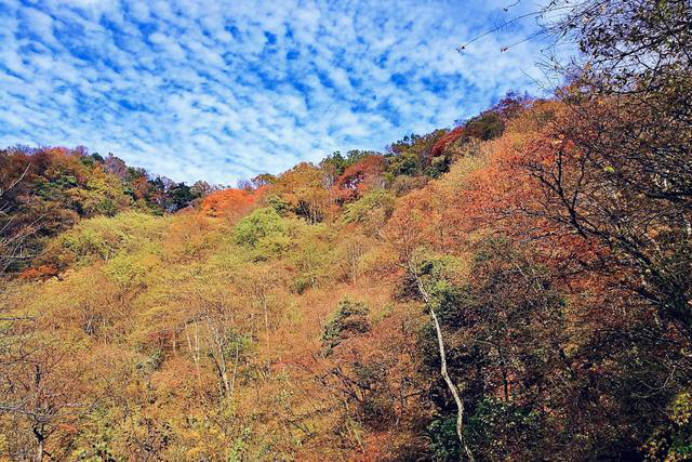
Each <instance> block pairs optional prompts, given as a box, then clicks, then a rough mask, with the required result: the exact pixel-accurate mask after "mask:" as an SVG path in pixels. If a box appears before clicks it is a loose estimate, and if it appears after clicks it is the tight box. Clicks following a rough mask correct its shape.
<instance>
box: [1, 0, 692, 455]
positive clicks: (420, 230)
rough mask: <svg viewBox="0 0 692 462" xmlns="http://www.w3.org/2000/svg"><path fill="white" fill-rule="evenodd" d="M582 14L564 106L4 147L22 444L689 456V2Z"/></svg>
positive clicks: (9, 295)
mask: <svg viewBox="0 0 692 462" xmlns="http://www.w3.org/2000/svg"><path fill="white" fill-rule="evenodd" d="M570 8H571V9H570V10H569V12H570V13H569V14H564V12H563V14H561V16H560V18H561V19H560V22H559V23H556V24H554V25H551V26H550V28H549V31H550V32H552V33H558V32H560V33H562V34H563V36H566V37H572V38H573V39H574V40H575V41H576V43H577V44H578V45H579V46H580V47H581V51H582V53H583V56H584V62H583V63H577V64H575V65H574V66H573V67H571V68H569V69H567V70H566V72H568V73H569V80H568V84H566V85H565V86H563V87H561V88H559V89H558V90H557V91H556V96H555V97H552V98H544V99H535V98H530V97H528V96H521V95H516V94H508V95H507V97H506V98H504V99H502V100H501V101H499V102H498V103H497V104H495V105H494V106H492V107H491V108H489V109H488V110H486V111H484V112H482V113H481V114H479V115H478V116H476V117H473V118H471V119H469V120H467V121H465V122H464V123H462V124H459V125H458V126H457V127H455V128H453V129H441V130H437V131H434V132H432V133H430V134H427V135H422V136H418V135H411V136H408V137H406V138H404V139H403V140H401V141H399V142H396V143H393V144H392V145H391V146H389V147H388V148H387V150H386V152H384V153H379V152H369V151H349V152H348V153H346V154H345V155H344V154H341V153H339V152H337V153H334V154H332V155H330V156H328V157H326V158H325V159H324V160H323V161H321V162H320V163H318V164H312V163H301V164H299V165H297V166H295V167H294V168H293V169H291V170H289V171H286V172H284V173H281V174H279V175H270V174H263V175H259V176H257V177H256V178H254V179H253V180H251V181H248V182H245V183H243V184H241V185H240V186H239V187H238V188H224V187H214V186H210V185H207V184H205V183H201V182H200V183H196V184H195V185H193V186H187V185H185V184H183V183H174V182H172V181H170V180H166V179H165V178H160V177H155V176H152V175H151V174H149V173H147V172H145V171H143V170H141V169H134V168H131V167H127V166H126V165H125V164H124V163H123V162H122V161H121V160H119V159H118V158H117V157H114V156H112V155H109V156H107V157H105V158H104V157H102V156H100V155H98V154H89V153H88V152H87V151H86V149H84V148H77V149H73V150H70V149H63V148H41V149H28V148H8V149H6V150H4V151H1V152H0V232H1V234H0V268H1V269H2V282H1V285H0V290H1V291H2V292H1V293H2V296H1V297H0V459H1V460H89V461H113V460H138V461H139V460H181V461H182V460H189V461H216V460H232V461H235V460H238V461H240V460H243V461H246V460H247V461H255V460H324V461H332V460H362V461H371V460H382V461H423V460H435V461H457V460H478V461H485V460H488V461H495V460H518V461H533V460H570V461H571V460H575V461H576V460H613V461H615V460H622V461H624V460H627V461H629V460H661V461H682V460H690V458H692V386H691V385H690V384H691V383H692V381H691V379H692V298H691V297H692V278H691V277H690V274H691V270H692V241H691V240H690V238H691V236H692V155H691V153H692V151H691V149H690V148H691V145H692V109H691V108H690V101H692V78H691V74H690V60H689V58H690V56H689V50H690V46H692V41H691V40H690V31H691V30H692V7H690V4H689V2H684V1H674V0H670V1H662V2H647V1H643V0H641V1H639V0H634V1H628V2H624V1H615V0H612V1H605V2H602V1H591V0H589V1H584V2H577V4H576V5H575V6H570ZM632 24H636V25H637V27H636V28H630V27H628V26H629V25H632ZM604 25H608V27H605V26H604Z"/></svg>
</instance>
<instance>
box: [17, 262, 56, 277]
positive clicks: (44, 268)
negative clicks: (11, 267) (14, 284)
mask: <svg viewBox="0 0 692 462" xmlns="http://www.w3.org/2000/svg"><path fill="white" fill-rule="evenodd" d="M58 273H59V271H58V268H56V267H55V266H53V265H41V266H39V267H37V268H33V267H32V268H27V269H25V270H24V271H22V272H21V274H20V275H19V277H20V278H21V279H44V278H50V277H53V276H57V275H58Z"/></svg>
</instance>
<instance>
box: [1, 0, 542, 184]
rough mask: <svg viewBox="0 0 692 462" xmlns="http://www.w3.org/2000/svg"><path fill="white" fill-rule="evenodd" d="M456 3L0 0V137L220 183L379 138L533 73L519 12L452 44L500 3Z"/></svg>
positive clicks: (455, 112) (459, 112)
mask: <svg viewBox="0 0 692 462" xmlns="http://www.w3.org/2000/svg"><path fill="white" fill-rule="evenodd" d="M469 4H472V6H473V8H471V9H470V8H469V7H468V5H467V7H466V9H464V8H460V7H459V3H458V2H448V1H444V0H440V1H431V2H414V1H412V0H411V1H405V0H402V1H400V2H381V1H375V0H360V1H352V2H329V1H327V0H284V1H282V2H258V1H251V0H232V1H231V0H219V1H217V2H211V1H210V0H184V1H182V0H181V1H176V2H172V1H171V2H169V1H162V0H159V1H152V2H142V1H140V0H122V1H118V0H79V1H74V0H73V1H67V0H65V1H62V0H45V1H42V2H34V3H33V4H32V5H23V4H20V3H18V2H15V1H14V0H12V1H10V0H0V107H2V108H3V110H2V111H0V145H10V144H31V143H37V144H44V145H54V144H63V145H68V146H74V145H86V146H88V147H89V148H90V149H91V150H92V151H99V152H101V153H104V154H105V153H106V152H108V151H112V152H114V153H115V154H116V155H119V156H121V157H123V158H124V159H125V160H127V161H128V163H130V164H133V165H136V166H143V167H145V168H147V169H149V170H150V171H151V172H153V173H159V174H163V175H166V176H169V177H171V178H173V179H175V180H186V181H194V180H196V179H199V178H203V179H206V180H208V181H213V182H218V183H225V184H229V183H233V182H235V181H236V180H237V179H241V178H248V177H251V176H254V175H255V174H257V173H260V172H263V171H270V172H274V173H276V172H279V171H281V170H284V169H286V168H290V167H291V166H292V165H293V164H295V163H296V162H297V161H300V160H310V161H317V160H319V159H320V158H322V157H324V156H326V155H328V154H330V153H331V152H332V151H333V150H335V149H340V150H342V151H343V150H348V149H351V148H362V149H372V148H375V149H382V148H384V146H385V145H386V144H388V143H391V142H393V141H396V140H397V139H399V138H401V137H402V136H403V135H404V134H408V133H411V132H412V131H415V132H419V133H420V132H425V131H430V130H433V129H435V128H439V127H444V126H450V125H451V124H452V123H453V121H454V120H455V119H459V118H464V117H468V116H471V115H473V114H475V113H477V112H478V111H479V110H481V109H483V108H484V107H486V106H487V105H488V104H489V103H491V102H492V101H493V100H496V99H497V98H499V97H500V96H502V94H503V93H504V92H505V91H506V90H508V89H518V90H525V89H532V88H534V86H533V82H532V81H531V78H530V76H535V75H537V70H536V68H535V66H534V64H533V63H534V62H535V61H536V59H537V58H538V53H537V47H536V45H535V44H534V43H533V42H527V43H523V44H520V45H517V46H516V47H515V48H513V49H512V50H510V51H509V52H507V53H500V49H501V47H502V46H504V45H506V44H509V43H515V42H516V41H518V40H520V39H521V38H524V37H526V36H528V35H529V34H530V33H531V27H530V26H531V24H530V22H529V23H526V24H520V25H518V26H517V27H514V28H512V29H508V30H503V31H500V32H498V33H497V34H494V35H490V36H488V37H487V38H485V39H483V40H479V41H478V42H475V44H474V46H473V47H470V48H469V50H468V52H467V53H465V54H463V55H461V54H459V53H457V52H456V51H455V48H456V47H457V46H458V45H460V44H461V43H464V42H465V41H467V40H469V39H470V38H472V37H473V36H474V35H477V34H478V33H480V32H482V31H484V30H487V29H488V27H493V26H494V24H495V23H496V22H497V21H498V15H501V14H502V13H501V7H502V6H504V5H502V4H501V3H500V1H499V0H495V1H493V2H490V3H486V4H485V6H480V2H469ZM524 8H530V5H528V6H525V7H524ZM512 14H517V13H512ZM395 75H396V76H399V78H398V79H397V78H394V76H395Z"/></svg>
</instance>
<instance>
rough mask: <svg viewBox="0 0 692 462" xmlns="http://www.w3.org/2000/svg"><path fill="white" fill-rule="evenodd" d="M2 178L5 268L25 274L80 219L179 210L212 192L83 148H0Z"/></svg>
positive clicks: (0, 212) (0, 216)
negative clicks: (52, 241) (46, 247)
mask: <svg viewBox="0 0 692 462" xmlns="http://www.w3.org/2000/svg"><path fill="white" fill-rule="evenodd" d="M0 178H2V182H3V184H2V186H1V187H2V194H0V229H1V230H2V234H3V239H4V242H5V246H7V247H12V250H11V251H9V252H10V253H11V254H12V255H13V257H12V258H11V259H10V260H11V261H7V263H6V264H3V267H6V269H7V270H8V271H17V270H21V269H22V268H23V267H24V265H25V264H26V262H27V261H29V260H31V258H33V257H34V256H36V255H37V254H38V253H39V252H40V249H41V248H42V245H43V242H44V241H45V239H46V238H50V237H52V236H55V235H56V234H58V233H60V232H62V231H64V230H65V229H67V228H69V227H71V226H73V225H74V224H75V223H76V222H77V221H78V220H80V219H82V218H90V217H95V216H113V215H116V214H117V213H119V212H121V211H123V210H127V209H131V208H137V209H139V210H143V211H146V212H149V213H154V214H161V213H170V212H175V211H178V210H180V209H182V208H184V207H187V206H188V205H189V204H190V203H191V202H192V201H194V200H195V199H197V198H199V197H202V196H203V195H205V194H208V192H209V189H210V187H209V186H208V185H207V186H206V187H205V186H204V185H202V184H197V185H195V186H196V187H192V188H191V187H189V186H187V185H186V184H185V183H174V182H172V181H171V180H168V179H166V178H163V177H156V178H152V177H150V176H149V175H148V174H147V172H146V171H145V170H144V169H141V168H140V169H138V168H133V167H128V166H127V165H126V164H125V162H124V161H122V160H121V159H119V158H117V157H115V156H113V155H112V154H109V155H108V156H107V157H106V158H103V157H102V156H101V155H100V154H98V153H93V154H89V153H88V152H87V150H86V149H85V148H83V147H77V148H75V149H66V148H37V149H33V148H27V147H14V148H8V149H3V150H0ZM20 241H21V245H19V243H20ZM10 242H11V243H12V244H10Z"/></svg>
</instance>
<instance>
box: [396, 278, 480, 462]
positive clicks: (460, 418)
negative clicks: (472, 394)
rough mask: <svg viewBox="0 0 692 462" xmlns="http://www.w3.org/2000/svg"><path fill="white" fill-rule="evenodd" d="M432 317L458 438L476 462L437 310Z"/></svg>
mask: <svg viewBox="0 0 692 462" xmlns="http://www.w3.org/2000/svg"><path fill="white" fill-rule="evenodd" d="M409 270H410V271H411V274H412V275H413V277H414V278H415V279H416V284H417V286H418V291H419V292H420V294H421V296H422V297H423V301H424V302H425V303H426V304H427V305H428V306H429V305H430V296H429V295H428V292H427V291H426V290H425V287H423V283H422V281H421V280H420V278H419V277H418V275H417V274H416V272H415V271H414V270H413V268H412V267H410V268H409ZM430 317H432V320H433V324H434V325H435V333H436V334H437V344H438V347H439V350H440V363H441V366H440V375H442V378H443V379H444V381H445V383H446V384H447V388H449V392H450V393H451V394H452V396H453V397H454V403H455V404H456V406H457V424H456V431H457V437H458V438H459V443H460V444H461V447H462V448H464V452H465V453H466V457H468V459H469V460H470V461H471V462H475V460H476V459H475V458H474V457H473V453H472V452H471V449H470V448H469V447H468V445H467V444H466V440H465V439H464V401H463V400H462V399H461V395H460V394H459V390H458V389H457V387H456V385H455V384H454V382H453V381H452V378H451V377H450V376H449V372H448V371H447V352H446V350H445V344H444V339H443V337H442V328H441V327H440V321H439V320H438V318H437V313H435V310H434V309H432V308H430Z"/></svg>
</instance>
